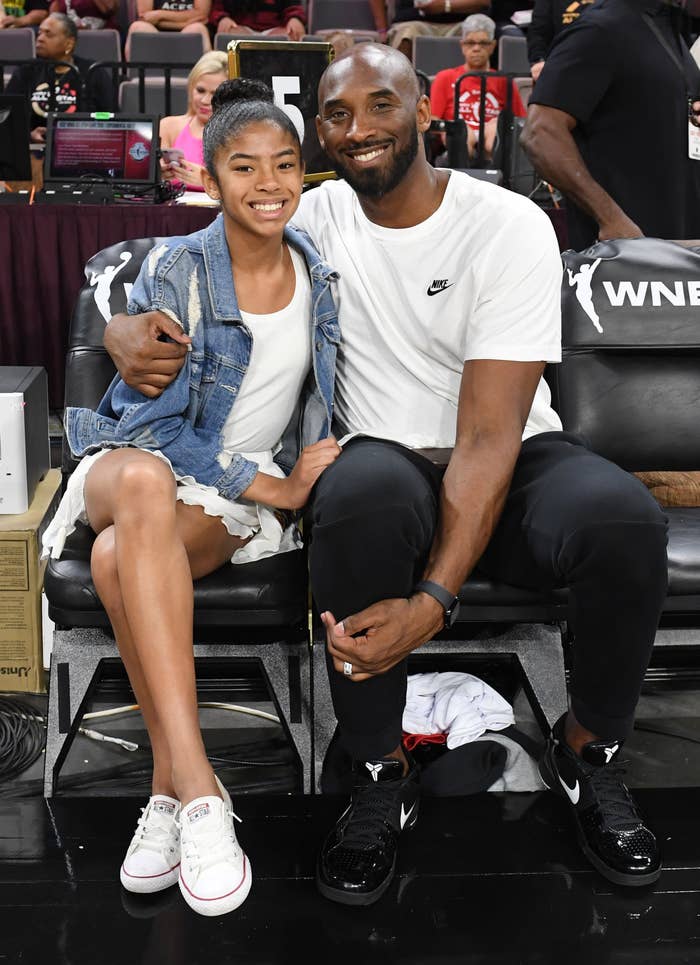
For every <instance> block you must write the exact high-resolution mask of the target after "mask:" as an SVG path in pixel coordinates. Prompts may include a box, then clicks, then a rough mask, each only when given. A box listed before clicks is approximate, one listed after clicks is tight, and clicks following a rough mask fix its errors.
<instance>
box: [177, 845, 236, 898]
mask: <svg viewBox="0 0 700 965" xmlns="http://www.w3.org/2000/svg"><path fill="white" fill-rule="evenodd" d="M247 867H248V862H247V860H246V856H245V855H243V877H242V878H241V880H240V881H239V882H238V884H237V885H236V887H235V888H233V889H232V890H231V891H227V892H226V894H225V895H217V896H216V897H215V898H200V897H199V895H195V893H194V892H193V891H191V890H190V889H189V888H188V887H187V882H186V881H185V879H184V878H183V877H182V870H180V881H181V883H182V885H183V886H184V888H185V889H186V890H187V894H188V895H192V897H193V898H195V899H196V900H197V901H221V899H222V898H228V896H229V895H235V893H236V892H237V891H238V889H239V888H240V887H241V885H242V884H243V882H244V881H245V879H246V869H247Z"/></svg>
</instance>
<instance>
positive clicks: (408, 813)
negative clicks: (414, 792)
mask: <svg viewBox="0 0 700 965" xmlns="http://www.w3.org/2000/svg"><path fill="white" fill-rule="evenodd" d="M415 807H416V802H415V801H414V802H413V804H412V806H411V807H410V808H409V809H408V811H404V809H403V802H401V819H400V820H401V828H402V829H403V826H404V824H405V823H406V821H408V819H409V818H410V816H411V815H412V814H413V811H414V810H415Z"/></svg>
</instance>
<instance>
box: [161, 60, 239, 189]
mask: <svg viewBox="0 0 700 965" xmlns="http://www.w3.org/2000/svg"><path fill="white" fill-rule="evenodd" d="M227 64H228V61H227V56H226V54H225V53H224V51H223V50H212V51H210V52H209V53H208V54H204V56H203V57H200V58H199V60H198V61H197V63H196V64H195V65H194V67H193V68H192V70H191V71H190V75H189V77H188V79H187V113H186V114H179V115H175V116H172V117H164V118H163V119H162V120H161V122H160V148H161V151H164V152H166V154H165V157H163V158H162V159H161V162H160V165H161V176H162V177H163V179H164V180H166V181H180V182H181V183H183V184H185V185H186V187H187V189H188V190H190V191H203V190H204V187H203V185H202V172H203V170H204V159H203V156H202V131H203V130H204V125H205V124H206V123H207V121H208V120H209V118H210V117H211V99H212V95H213V93H214V91H215V90H216V88H217V87H218V86H219V84H222V83H223V82H224V81H225V80H226V78H227V76H228V73H227ZM171 149H173V150H175V151H178V152H179V151H181V152H182V156H177V157H175V156H174V155H171V154H170V153H169V152H170V150H171Z"/></svg>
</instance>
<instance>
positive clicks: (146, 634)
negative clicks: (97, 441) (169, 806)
mask: <svg viewBox="0 0 700 965" xmlns="http://www.w3.org/2000/svg"><path fill="white" fill-rule="evenodd" d="M85 502H86V509H87V514H88V518H89V520H90V523H91V525H92V526H93V529H95V531H96V532H97V533H98V534H99V537H100V538H98V540H97V541H96V546H97V550H96V553H95V562H94V569H95V573H96V575H97V582H98V583H99V586H98V592H99V593H100V596H101V598H102V594H103V593H104V600H105V606H106V607H109V609H108V612H109V614H110V618H111V617H112V614H114V616H115V620H116V626H115V634H116V635H117V639H118V644H119V646H120V652H122V650H123V653H124V655H125V658H126V659H125V665H126V667H127V672H129V676H130V679H132V673H133V679H132V685H135V686H134V689H135V691H136V692H137V696H138V699H139V701H140V702H141V700H143V706H144V708H145V720H146V725H147V727H148V728H149V735H150V736H151V737H152V739H153V740H154V752H155V753H156V754H157V755H158V760H157V762H156V764H155V768H154V777H155V775H156V774H157V775H158V780H159V781H165V780H166V779H165V776H164V772H165V771H166V769H167V766H168V763H169V764H170V774H171V782H172V783H171V788H172V792H174V793H173V794H172V795H171V796H173V797H177V798H179V799H180V801H182V802H183V803H186V802H187V801H189V800H191V799H192V798H194V797H199V796H204V795H208V794H218V790H217V788H216V784H215V782H214V776H213V771H212V769H211V766H210V764H209V762H208V760H207V757H206V753H205V750H204V744H203V742H202V736H201V732H200V729H199V718H198V713H197V695H196V687H195V674H194V658H193V654H192V600H193V592H192V580H193V579H195V578H197V577H198V576H202V575H204V574H205V573H207V572H211V571H212V570H213V569H216V568H217V567H218V566H220V565H221V564H222V563H223V562H225V561H226V560H227V559H229V558H230V556H231V554H232V553H233V551H234V550H235V549H236V547H237V546H240V545H241V544H242V542H243V541H242V540H240V539H237V538H236V537H231V536H229V534H228V532H227V531H226V529H225V527H224V526H223V525H222V524H221V521H220V520H219V519H218V518H217V517H208V516H206V515H205V514H204V513H203V511H202V510H201V509H199V507H192V506H181V505H178V504H177V503H176V499H175V480H174V477H173V475H172V473H171V471H170V469H169V468H168V467H167V465H166V464H165V463H164V462H162V461H161V460H159V459H158V458H157V457H156V456H153V455H151V454H150V453H146V452H142V451H139V450H136V449H127V450H117V451H115V452H110V453H108V454H107V455H106V456H103V457H102V458H101V459H100V460H99V461H98V462H97V463H96V464H95V465H94V467H93V468H92V469H91V470H90V473H89V474H88V477H87V479H86V482H85ZM109 529H112V533H111V534H109V533H108V532H105V531H107V530H109ZM103 532H105V535H104V537H102V535H101V534H102V533H103ZM188 549H189V553H188ZM190 554H191V556H192V565H190ZM110 610H111V612H110ZM168 758H169V760H168ZM159 790H163V791H164V792H167V790H170V788H162V787H161V788H159Z"/></svg>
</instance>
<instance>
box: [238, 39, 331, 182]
mask: <svg viewBox="0 0 700 965" xmlns="http://www.w3.org/2000/svg"><path fill="white" fill-rule="evenodd" d="M332 59H333V48H332V46H331V45H330V44H325V43H320V42H313V43H312V42H309V43H305V42H303V41H301V42H298V43H297V42H295V41H290V40H232V41H231V42H230V43H229V45H228V73H229V77H250V78H252V79H254V80H262V81H264V82H265V83H266V84H267V85H268V87H271V88H272V91H273V94H274V97H275V104H277V106H278V107H281V108H282V110H283V111H285V113H286V114H287V115H288V116H289V118H290V119H291V121H292V122H293V124H294V126H295V127H296V129H297V131H298V132H299V138H300V139H301V144H302V154H303V157H304V162H305V164H306V174H305V176H304V180H305V181H307V182H310V181H324V180H326V179H327V178H334V177H335V176H336V175H335V172H334V171H332V170H330V163H329V161H328V158H327V157H326V155H325V153H324V152H323V150H322V149H321V145H320V144H319V142H318V136H317V134H316V115H317V114H318V82H319V80H320V79H321V74H322V73H323V71H324V70H325V69H326V67H327V66H328V65H329V64H330V62H331V60H332Z"/></svg>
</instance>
